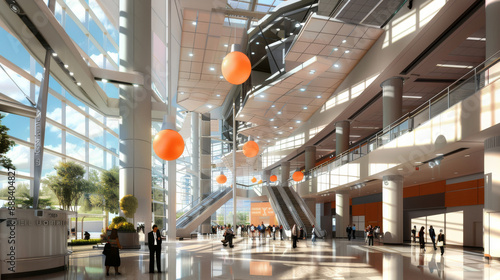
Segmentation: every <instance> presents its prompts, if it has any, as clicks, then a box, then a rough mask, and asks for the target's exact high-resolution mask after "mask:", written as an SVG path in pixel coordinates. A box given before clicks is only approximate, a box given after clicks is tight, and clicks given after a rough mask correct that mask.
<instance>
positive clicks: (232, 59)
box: [221, 52, 252, 85]
mask: <svg viewBox="0 0 500 280" xmlns="http://www.w3.org/2000/svg"><path fill="white" fill-rule="evenodd" d="M221 70H222V75H223V76H224V78H225V79H226V81H228V82H230V83H231V84H233V85H241V84H243V83H244V82H245V81H246V80H248V77H250V73H251V72H252V64H251V63H250V59H248V57H247V56H246V55H245V54H244V53H242V52H230V53H228V54H227V55H226V56H225V57H224V59H223V60H222V66H221Z"/></svg>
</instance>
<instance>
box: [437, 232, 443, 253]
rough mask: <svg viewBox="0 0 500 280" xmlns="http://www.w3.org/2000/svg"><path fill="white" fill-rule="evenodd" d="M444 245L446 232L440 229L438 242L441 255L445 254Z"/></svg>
mask: <svg viewBox="0 0 500 280" xmlns="http://www.w3.org/2000/svg"><path fill="white" fill-rule="evenodd" d="M444 245H445V239H444V234H443V230H442V229H440V230H439V235H438V243H437V246H438V247H439V248H441V256H442V255H443V254H444Z"/></svg>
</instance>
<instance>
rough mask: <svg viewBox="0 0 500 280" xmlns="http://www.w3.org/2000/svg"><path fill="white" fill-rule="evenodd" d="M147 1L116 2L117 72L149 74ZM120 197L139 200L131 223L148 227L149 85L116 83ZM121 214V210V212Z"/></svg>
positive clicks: (149, 179)
mask: <svg viewBox="0 0 500 280" xmlns="http://www.w3.org/2000/svg"><path fill="white" fill-rule="evenodd" d="M149 18H151V1H150V0H145V1H140V2H139V1H127V0H121V1H120V19H119V26H120V28H119V30H120V34H119V40H120V71H124V72H129V71H136V72H139V73H142V74H143V75H144V76H145V77H146V80H149V77H151V21H150V20H144V19H149ZM119 110H120V116H121V118H122V119H121V122H120V198H122V197H123V196H124V195H127V194H132V195H134V196H135V197H136V198H137V200H138V201H139V207H138V208H137V211H136V213H135V217H134V226H136V224H135V222H141V223H144V226H145V228H146V229H150V228H151V220H152V215H151V85H150V83H145V84H144V86H139V87H133V86H125V85H122V86H120V99H119ZM121 215H123V213H121Z"/></svg>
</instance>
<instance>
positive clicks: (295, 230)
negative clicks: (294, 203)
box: [292, 224, 299, 248]
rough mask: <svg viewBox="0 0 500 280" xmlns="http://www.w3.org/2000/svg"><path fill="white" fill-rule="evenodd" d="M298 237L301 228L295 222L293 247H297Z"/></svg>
mask: <svg viewBox="0 0 500 280" xmlns="http://www.w3.org/2000/svg"><path fill="white" fill-rule="evenodd" d="M298 238H299V230H298V229H297V225H296V224H294V225H293V227H292V242H293V245H292V247H293V248H297V239H298Z"/></svg>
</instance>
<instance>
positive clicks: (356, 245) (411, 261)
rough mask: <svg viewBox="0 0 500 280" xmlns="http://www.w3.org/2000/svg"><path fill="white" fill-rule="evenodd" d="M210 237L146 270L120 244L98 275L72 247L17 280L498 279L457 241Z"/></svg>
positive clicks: (496, 269)
mask: <svg viewBox="0 0 500 280" xmlns="http://www.w3.org/2000/svg"><path fill="white" fill-rule="evenodd" d="M220 239H221V238H220V237H217V236H212V237H205V238H199V239H193V240H184V241H177V242H171V243H169V242H164V243H163V244H164V245H163V250H162V270H163V272H162V273H161V274H160V273H155V274H149V273H148V272H149V252H148V250H147V248H143V249H141V250H122V251H121V253H120V254H121V266H120V268H119V272H120V273H122V275H118V276H115V275H114V270H113V268H111V270H110V276H105V269H104V267H103V264H104V257H103V255H102V254H101V250H92V249H91V248H90V247H88V246H86V247H74V248H73V254H72V255H71V256H70V258H69V269H68V270H67V271H64V272H58V273H53V274H46V275H43V276H34V277H29V278H21V279H47V280H56V279H57V280H59V279H74V280H79V279H467V280H470V279H500V262H498V261H492V262H490V263H488V262H486V261H485V260H484V258H483V257H482V253H481V252H479V251H477V252H475V251H469V250H466V249H463V248H447V249H446V251H445V254H444V256H441V254H440V252H439V249H438V251H434V249H433V248H432V246H428V247H427V250H426V252H420V249H419V247H418V245H413V246H384V245H381V244H377V243H375V246H370V247H368V246H366V244H365V243H364V242H363V240H360V239H356V240H351V241H347V240H345V239H344V240H343V239H335V240H318V241H317V242H316V243H315V244H312V243H311V241H310V240H308V241H305V240H303V241H300V242H299V243H298V248H296V249H292V246H291V243H290V241H280V240H276V241H274V240H269V239H266V240H259V239H256V240H252V239H248V238H237V239H235V247H234V248H233V249H229V248H228V247H223V246H222V245H221V242H220Z"/></svg>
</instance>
